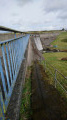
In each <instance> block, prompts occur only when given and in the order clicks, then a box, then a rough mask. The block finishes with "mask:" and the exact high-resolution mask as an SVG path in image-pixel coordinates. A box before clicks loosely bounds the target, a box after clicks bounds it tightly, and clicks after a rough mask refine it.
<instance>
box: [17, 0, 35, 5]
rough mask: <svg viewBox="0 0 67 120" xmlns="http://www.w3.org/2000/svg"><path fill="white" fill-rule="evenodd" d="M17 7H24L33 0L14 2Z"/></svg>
mask: <svg viewBox="0 0 67 120" xmlns="http://www.w3.org/2000/svg"><path fill="white" fill-rule="evenodd" d="M16 1H17V3H18V5H19V6H24V5H25V4H27V3H30V2H32V1H33V0H16Z"/></svg>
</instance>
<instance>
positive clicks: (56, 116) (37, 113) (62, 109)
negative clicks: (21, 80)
mask: <svg viewBox="0 0 67 120" xmlns="http://www.w3.org/2000/svg"><path fill="white" fill-rule="evenodd" d="M47 78H48V76H47V75H46V74H45V72H44V69H43V67H42V66H41V65H39V63H38V62H37V61H35V63H34V65H33V67H32V74H31V79H32V112H33V115H32V119H33V120H67V106H66V105H67V104H66V102H65V101H64V100H63V99H62V97H61V96H60V94H59V92H58V91H57V90H56V89H55V88H54V86H53V85H51V84H50V81H49V80H48V79H47Z"/></svg>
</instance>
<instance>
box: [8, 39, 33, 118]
mask: <svg viewBox="0 0 67 120" xmlns="http://www.w3.org/2000/svg"><path fill="white" fill-rule="evenodd" d="M32 60H33V54H32V45H31V40H30V39H29V43H28V46H27V49H26V52H25V59H24V60H23V62H22V64H21V68H20V71H19V74H18V77H17V80H16V83H15V86H14V89H13V93H12V96H11V99H10V103H9V106H8V109H7V112H6V119H7V118H9V119H10V120H19V112H20V104H21V97H22V89H23V86H24V83H25V76H26V71H27V66H28V65H31V63H32Z"/></svg>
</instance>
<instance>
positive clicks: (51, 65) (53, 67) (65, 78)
mask: <svg viewBox="0 0 67 120" xmlns="http://www.w3.org/2000/svg"><path fill="white" fill-rule="evenodd" d="M45 61H46V60H45ZM46 62H47V61H46ZM47 63H48V62H47ZM48 64H49V63H48ZM49 65H50V64H49ZM50 66H51V67H52V68H54V70H56V71H57V72H58V73H59V74H61V75H62V76H63V77H64V78H65V79H66V80H67V78H66V77H65V76H64V75H63V74H62V73H61V72H60V71H59V70H57V69H56V68H55V67H54V66H53V65H50Z"/></svg>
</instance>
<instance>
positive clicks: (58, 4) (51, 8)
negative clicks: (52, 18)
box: [43, 0, 67, 12]
mask: <svg viewBox="0 0 67 120" xmlns="http://www.w3.org/2000/svg"><path fill="white" fill-rule="evenodd" d="M43 2H44V10H45V11H46V12H57V11H60V10H62V11H63V10H67V0H44V1H43Z"/></svg>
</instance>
